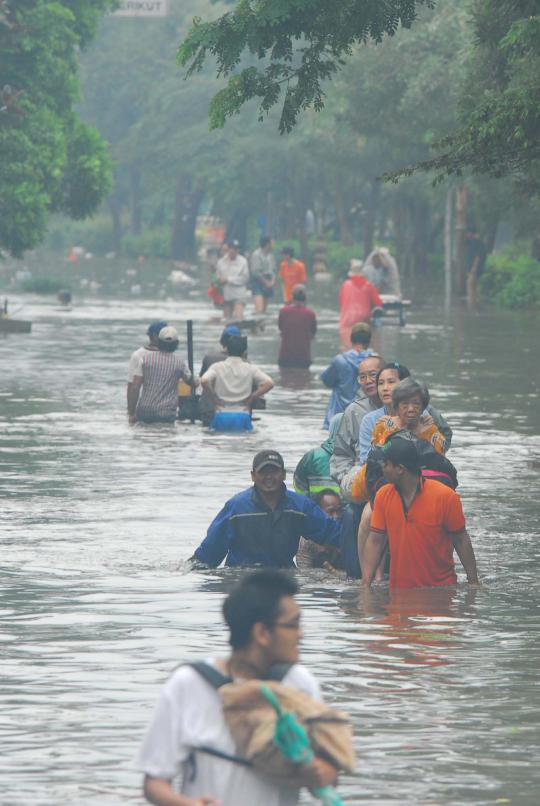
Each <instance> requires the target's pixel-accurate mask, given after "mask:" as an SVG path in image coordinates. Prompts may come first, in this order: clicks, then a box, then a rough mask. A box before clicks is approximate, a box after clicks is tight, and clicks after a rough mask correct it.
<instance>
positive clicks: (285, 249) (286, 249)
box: [281, 246, 294, 257]
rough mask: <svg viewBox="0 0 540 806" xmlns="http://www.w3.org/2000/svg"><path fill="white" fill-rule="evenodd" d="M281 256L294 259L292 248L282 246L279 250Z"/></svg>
mask: <svg viewBox="0 0 540 806" xmlns="http://www.w3.org/2000/svg"><path fill="white" fill-rule="evenodd" d="M281 254H282V255H287V257H294V249H293V248H292V246H284V247H283V249H282V250H281Z"/></svg>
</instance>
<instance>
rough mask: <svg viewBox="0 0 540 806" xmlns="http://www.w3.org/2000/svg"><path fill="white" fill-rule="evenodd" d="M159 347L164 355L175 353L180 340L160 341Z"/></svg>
mask: <svg viewBox="0 0 540 806" xmlns="http://www.w3.org/2000/svg"><path fill="white" fill-rule="evenodd" d="M158 347H159V349H160V350H162V352H164V353H174V351H175V350H176V349H178V339H173V341H171V340H170V339H168V340H167V341H164V340H163V339H158Z"/></svg>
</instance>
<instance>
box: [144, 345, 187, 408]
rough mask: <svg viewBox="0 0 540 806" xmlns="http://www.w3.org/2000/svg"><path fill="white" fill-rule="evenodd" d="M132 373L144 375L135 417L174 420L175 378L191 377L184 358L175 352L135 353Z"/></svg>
mask: <svg viewBox="0 0 540 806" xmlns="http://www.w3.org/2000/svg"><path fill="white" fill-rule="evenodd" d="M133 375H134V376H139V377H142V379H143V382H142V389H141V394H140V396H139V400H138V403H137V409H136V412H135V414H136V417H137V419H139V420H143V419H145V418H154V417H160V418H161V417H164V418H170V419H171V420H173V419H174V418H175V417H176V410H177V408H178V392H177V387H178V381H179V380H181V379H183V380H189V378H190V372H189V369H188V367H187V364H186V362H185V361H184V359H183V358H181V357H180V356H179V355H178V354H177V353H167V352H165V351H163V350H155V351H154V350H146V351H145V352H144V353H142V354H141V355H140V356H139V357H138V361H137V366H136V367H135V368H134V369H133Z"/></svg>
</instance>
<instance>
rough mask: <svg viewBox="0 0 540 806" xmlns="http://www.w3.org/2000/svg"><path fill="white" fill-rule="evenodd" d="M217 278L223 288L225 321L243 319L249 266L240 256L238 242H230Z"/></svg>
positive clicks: (220, 260)
mask: <svg viewBox="0 0 540 806" xmlns="http://www.w3.org/2000/svg"><path fill="white" fill-rule="evenodd" d="M216 276H217V279H218V280H219V282H220V283H221V285H222V287H223V299H224V302H223V316H224V317H225V319H231V318H233V319H243V318H244V307H245V304H246V300H247V295H248V283H249V266H248V262H247V260H246V259H245V257H244V256H243V255H241V254H240V244H239V242H238V241H234V240H231V241H228V242H227V251H226V253H225V254H224V255H223V257H220V259H219V260H218V264H217V270H216Z"/></svg>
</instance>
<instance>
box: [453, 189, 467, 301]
mask: <svg viewBox="0 0 540 806" xmlns="http://www.w3.org/2000/svg"><path fill="white" fill-rule="evenodd" d="M466 222H467V186H466V185H461V186H460V187H458V188H456V294H457V295H458V296H460V297H461V296H463V294H464V293H465V232H466V229H467V223H466Z"/></svg>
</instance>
